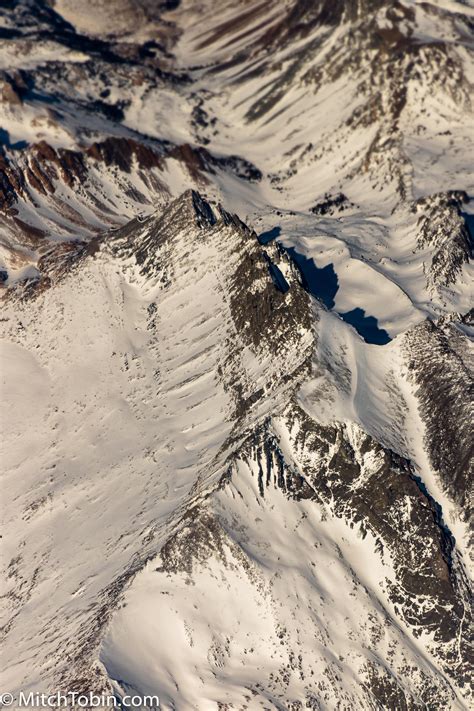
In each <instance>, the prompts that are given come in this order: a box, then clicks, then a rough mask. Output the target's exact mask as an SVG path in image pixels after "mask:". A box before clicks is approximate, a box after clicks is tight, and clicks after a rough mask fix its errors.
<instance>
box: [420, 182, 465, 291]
mask: <svg viewBox="0 0 474 711" xmlns="http://www.w3.org/2000/svg"><path fill="white" fill-rule="evenodd" d="M468 201H469V198H468V196H467V194H466V193H464V192H455V191H453V192H449V193H440V194H439V195H431V196H430V197H428V198H422V199H420V200H418V201H417V202H416V204H415V207H414V210H415V211H416V212H420V211H423V214H422V216H421V217H419V219H418V226H419V235H418V247H419V248H420V249H424V248H426V247H429V248H430V255H431V264H426V280H427V284H428V286H429V287H430V288H431V289H436V288H439V287H442V286H449V285H450V284H453V283H454V282H455V281H456V277H457V275H458V274H459V272H460V271H461V267H462V265H463V264H465V263H466V262H468V261H469V259H470V258H471V257H472V240H471V238H470V235H469V231H468V228H467V225H466V222H465V220H464V218H463V215H462V207H463V205H464V204H465V203H467V202H468Z"/></svg>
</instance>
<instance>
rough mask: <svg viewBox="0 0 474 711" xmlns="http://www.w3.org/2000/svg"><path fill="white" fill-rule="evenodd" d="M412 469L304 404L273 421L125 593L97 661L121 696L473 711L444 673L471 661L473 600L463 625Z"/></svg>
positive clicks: (199, 703) (234, 704)
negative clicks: (468, 630)
mask: <svg viewBox="0 0 474 711" xmlns="http://www.w3.org/2000/svg"><path fill="white" fill-rule="evenodd" d="M303 473H304V474H303ZM407 473H408V471H407V470H406V469H405V468H404V465H403V463H401V462H397V461H396V459H395V458H390V456H387V453H386V452H384V451H383V450H382V449H381V448H380V447H378V446H377V445H375V443H374V441H373V440H370V438H368V437H366V436H365V435H363V433H362V432H361V431H360V430H358V429H357V428H350V429H349V428H348V429H345V428H321V427H317V426H315V423H314V422H311V420H309V419H308V418H307V417H306V416H305V415H304V413H302V412H301V411H300V410H299V409H298V408H295V407H293V406H290V407H289V408H287V409H286V411H285V412H284V413H283V416H282V417H280V418H272V420H271V422H267V423H266V425H265V427H264V428H262V429H261V430H260V431H257V432H256V433H255V434H254V435H253V436H251V438H250V439H249V440H248V441H247V442H245V444H244V446H243V447H242V448H241V449H240V451H239V452H238V453H237V456H236V457H235V458H234V459H233V462H232V466H231V468H230V471H229V473H228V475H227V476H226V479H225V480H224V481H223V483H222V486H221V487H220V489H219V490H217V491H216V493H215V494H213V495H212V496H211V497H209V498H208V499H207V500H206V502H205V503H204V504H203V505H198V506H196V507H193V508H192V509H190V510H188V512H187V513H186V515H185V516H184V517H183V520H182V525H181V528H180V531H179V532H178V533H177V534H176V535H175V536H172V537H171V538H170V539H169V540H168V542H167V543H166V545H165V546H164V547H163V548H162V550H161V553H160V556H159V557H158V558H156V559H154V560H153V561H152V562H150V563H149V564H148V565H147V567H146V569H145V570H144V571H143V572H142V573H140V575H139V576H138V577H137V579H136V581H135V583H134V585H133V586H132V588H131V589H130V591H129V592H128V593H127V594H126V596H125V606H124V607H123V608H122V609H121V610H120V611H119V612H117V614H116V615H115V616H114V619H113V622H112V625H111V627H110V630H109V632H108V634H107V635H106V637H105V640H104V643H103V646H102V650H101V659H102V661H103V663H104V665H105V667H106V669H107V671H108V673H109V675H110V676H111V678H112V679H113V680H114V686H115V689H116V691H117V693H118V694H119V695H122V694H123V693H124V692H126V691H128V692H130V691H131V690H132V691H133V692H136V693H140V694H142V695H143V694H150V693H152V692H153V690H155V691H156V690H157V689H159V690H160V696H161V704H162V707H163V708H164V709H172V708H183V709H193V708H220V707H221V706H222V705H223V706H224V708H225V707H226V705H227V707H228V708H240V707H241V705H245V704H246V703H247V704H248V705H249V707H250V708H268V707H269V705H270V707H271V708H277V709H287V708H295V709H298V708H314V709H319V708H325V709H332V708H336V707H337V705H338V704H341V703H343V704H345V705H348V706H349V705H350V706H353V707H354V708H358V709H377V708H380V707H381V706H383V707H385V708H387V707H388V708H423V707H428V708H451V709H458V708H459V709H461V708H466V706H465V705H464V703H463V701H462V699H461V698H459V697H458V696H457V694H456V692H455V691H454V690H453V688H452V687H451V685H450V683H449V681H448V679H447V677H446V676H445V675H444V674H443V671H442V669H443V667H444V669H445V670H446V672H447V675H449V674H450V671H449V670H450V667H451V664H452V663H454V664H458V663H459V662H460V661H461V659H462V655H463V652H461V651H460V649H458V643H459V633H460V631H461V628H462V624H463V616H464V609H465V608H464V605H466V606H467V604H468V603H467V598H466V600H465V602H464V603H462V604H461V606H460V607H459V609H458V610H457V612H455V613H454V615H453V612H454V609H453V607H452V606H451V603H449V602H447V601H448V600H450V599H451V600H454V599H456V598H457V596H458V593H459V590H458V589H456V592H455V591H454V589H451V592H450V591H449V590H450V586H451V583H448V584H447V585H446V583H447V581H448V580H449V579H450V577H451V574H452V573H448V567H449V566H450V565H451V563H448V558H445V557H444V556H445V553H442V548H443V546H442V545H441V547H439V546H440V541H441V539H440V538H439V534H440V533H441V531H440V530H438V531H437V526H436V524H435V523H434V520H433V518H432V516H431V513H430V512H429V509H430V505H429V503H428V500H427V499H424V496H423V494H422V493H421V492H420V490H419V489H418V487H417V485H416V483H415V481H414V480H413V479H411V478H410V477H409V476H407ZM367 495H369V497H370V501H371V503H370V505H368V498H367ZM394 527H397V528H398V529H399V530H404V535H403V537H399V536H393V528H394ZM441 537H442V534H441ZM421 540H422V541H423V546H424V553H423V554H422V553H421V551H420V550H419V549H418V541H420V542H421ZM449 545H452V544H449ZM415 551H416V552H415ZM409 561H410V562H409ZM446 574H447V577H446ZM453 580H454V578H453ZM459 582H460V583H461V587H463V583H462V578H461V579H460V581H459ZM455 587H457V584H455ZM465 593H467V590H466V589H465ZM465 593H464V594H465ZM460 599H462V596H461V598H460ZM438 605H439V607H438ZM368 610H369V612H368ZM458 615H459V616H458ZM448 619H451V620H452V621H453V622H454V627H453V628H452V629H450V625H451V623H450V622H448ZM428 620H430V621H429V622H428ZM455 620H456V621H455ZM412 626H414V627H412ZM413 630H415V635H414V636H413ZM428 630H429V631H428ZM448 650H450V651H448ZM445 654H447V657H446V656H445ZM451 655H453V656H451ZM443 657H444V659H443ZM449 658H450V659H451V661H448V659H449ZM454 660H456V661H454ZM461 664H462V662H461ZM466 671H467V669H466ZM219 704H220V706H219Z"/></svg>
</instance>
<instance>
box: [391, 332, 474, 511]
mask: <svg viewBox="0 0 474 711" xmlns="http://www.w3.org/2000/svg"><path fill="white" fill-rule="evenodd" d="M404 340H405V352H406V357H407V361H408V364H409V368H410V377H411V379H412V381H413V382H414V384H415V386H416V387H417V394H418V400H419V403H420V410H421V414H422V417H423V420H424V422H425V423H426V435H425V436H426V449H427V452H428V454H429V457H430V460H431V464H432V466H433V468H434V469H435V470H436V471H437V472H438V473H439V476H440V477H441V481H442V483H443V487H444V488H445V490H446V491H447V492H448V493H449V496H450V497H451V498H452V499H453V500H454V501H456V502H457V503H458V504H459V510H460V512H462V513H461V515H462V516H463V517H464V518H465V519H466V520H467V519H469V517H470V492H471V487H472V476H473V467H474V449H473V443H472V437H471V436H470V431H471V428H472V415H473V411H472V401H473V375H474V362H473V356H472V352H471V344H470V343H469V339H468V338H467V337H466V335H465V334H464V333H463V332H462V331H460V330H459V327H458V325H457V324H456V323H455V322H454V323H449V322H448V323H445V324H443V323H440V324H435V323H433V322H431V321H425V322H424V323H422V324H420V325H419V326H417V327H416V328H414V329H412V330H411V331H409V332H408V333H407V334H406V336H405V339H404Z"/></svg>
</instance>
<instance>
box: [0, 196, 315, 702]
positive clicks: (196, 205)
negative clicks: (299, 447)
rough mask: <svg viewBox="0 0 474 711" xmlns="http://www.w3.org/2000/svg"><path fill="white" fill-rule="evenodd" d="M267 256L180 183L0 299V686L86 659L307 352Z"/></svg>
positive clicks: (295, 303)
mask: <svg viewBox="0 0 474 711" xmlns="http://www.w3.org/2000/svg"><path fill="white" fill-rule="evenodd" d="M270 252H271V256H270ZM270 258H271V259H272V263H274V265H275V267H276V265H277V263H278V262H281V269H282V270H285V269H286V272H287V273H286V278H287V279H288V280H289V282H290V283H291V282H292V281H293V279H292V276H291V273H290V271H289V270H290V265H289V264H288V263H285V262H284V260H282V257H280V256H279V255H278V252H277V250H276V248H275V247H274V248H272V249H271V250H270V251H266V252H264V251H263V249H262V248H261V247H260V245H259V244H258V241H257V239H256V237H255V235H254V234H253V233H252V232H251V231H250V230H248V229H247V228H246V227H245V226H244V225H243V224H242V223H240V222H239V221H238V220H237V219H234V218H232V216H230V215H228V214H227V213H225V212H222V213H219V212H215V211H214V210H213V209H212V208H211V206H210V205H209V204H207V203H204V202H203V201H202V200H201V199H200V198H199V197H198V196H197V195H196V194H193V193H188V194H185V195H184V196H183V198H182V199H180V200H178V201H177V202H175V203H174V204H173V205H171V206H170V207H169V208H168V209H167V211H166V213H165V214H164V215H163V216H161V217H159V216H152V217H150V218H148V219H147V220H146V221H145V222H142V223H140V222H138V221H135V222H133V223H131V225H129V226H128V227H127V228H126V229H125V230H123V231H118V232H116V233H115V234H109V235H108V236H106V237H105V238H104V240H102V241H101V242H99V243H95V244H93V245H92V248H91V249H79V250H78V251H77V252H76V254H75V255H74V258H73V259H72V260H71V262H70V264H69V265H68V269H67V270H66V271H65V272H63V273H61V274H60V273H58V272H56V273H54V274H53V272H51V274H50V277H49V280H46V279H44V280H43V281H40V282H39V283H38V284H37V286H36V290H34V291H32V292H30V293H29V294H28V293H27V294H25V295H24V299H25V300H23V301H22V300H19V299H17V298H14V297H12V301H11V303H9V304H7V305H6V306H5V309H4V313H3V329H4V335H5V338H6V343H5V347H4V348H3V350H2V376H4V377H5V379H6V384H7V387H6V388H5V390H4V398H5V410H4V412H9V413H10V415H9V416H8V418H6V417H4V418H3V422H2V430H3V432H4V435H5V436H4V438H3V440H4V441H3V446H4V454H3V457H4V462H5V465H6V471H7V472H8V476H7V477H6V479H5V481H4V485H3V489H2V491H3V495H2V496H3V500H2V504H3V505H2V513H3V514H4V516H5V518H6V521H5V524H6V526H7V528H8V531H9V533H8V534H7V535H6V536H5V537H4V546H3V550H4V556H5V563H6V565H7V572H8V574H7V577H6V578H5V579H4V594H5V596H6V597H5V598H4V599H5V600H6V601H7V609H6V611H5V612H6V619H5V622H6V623H7V624H6V629H7V632H8V641H9V643H8V651H6V652H5V656H4V666H5V668H6V673H5V683H7V682H8V684H9V685H10V686H11V688H15V689H18V690H19V689H21V688H22V687H24V686H25V685H26V686H28V687H31V686H32V687H34V688H38V686H40V685H41V683H50V684H52V683H53V682H52V681H51V680H52V678H56V679H57V678H58V676H59V677H61V678H66V679H67V680H69V681H71V679H72V678H73V676H74V674H76V675H79V674H80V669H81V664H82V663H84V664H85V665H86V669H88V666H87V664H89V663H90V659H91V658H92V659H93V658H94V647H95V645H96V644H97V635H98V634H99V632H100V629H101V627H102V626H103V624H104V623H105V622H106V620H107V617H108V614H109V613H110V611H111V609H112V607H113V601H114V599H115V598H116V596H117V594H119V592H120V590H121V588H122V587H123V585H124V583H125V582H126V581H127V579H129V578H130V577H131V576H132V575H133V573H134V572H136V571H137V570H138V569H139V568H140V566H141V565H142V564H143V561H144V560H146V558H147V557H148V556H149V555H151V554H152V553H153V552H154V551H156V550H157V548H158V546H159V545H160V542H162V541H163V535H166V536H167V535H169V533H170V531H171V530H173V520H174V518H175V517H176V516H178V514H179V512H180V511H182V510H183V507H184V506H185V504H186V502H189V500H191V499H193V498H195V497H196V496H198V495H199V494H200V493H202V491H204V490H205V489H206V488H207V487H209V486H210V485H211V483H212V481H213V480H215V479H216V477H217V479H218V478H219V477H220V476H221V475H222V473H223V467H224V465H225V459H226V456H227V451H228V450H229V449H231V448H232V446H235V445H233V444H232V443H233V442H234V440H237V441H238V438H239V436H241V434H240V432H241V430H242V429H243V428H247V427H250V428H253V427H255V426H257V425H258V422H259V421H260V420H261V419H262V418H263V417H265V416H267V414H268V412H271V411H273V409H274V408H275V407H276V403H277V402H278V400H279V399H284V398H285V392H286V390H287V389H288V388H289V387H290V386H291V385H292V381H293V379H294V377H295V374H296V373H300V371H301V368H303V369H304V368H305V367H306V366H305V363H306V361H307V360H308V359H309V358H310V355H311V352H312V347H313V339H312V336H311V332H310V330H309V329H308V324H309V309H308V297H307V295H306V293H305V292H304V291H303V290H302V289H301V288H300V287H299V285H298V284H297V282H295V284H294V288H292V289H291V290H290V293H288V294H286V295H284V294H283V293H282V292H280V291H279V290H278V289H277V288H276V287H275V285H274V283H273V281H272V278H271V274H270V272H269V269H268V259H270ZM19 296H20V294H19ZM257 306H258V307H259V308H258V309H257ZM252 317H253V318H252ZM296 317H297V321H295V318H296ZM242 318H245V322H242V321H241V319H242ZM274 333H278V334H279V336H280V339H281V343H280V345H279V346H278V347H276V345H275V342H274V340H273V334H274ZM276 386H278V387H276ZM25 427H26V429H27V431H28V432H29V433H31V437H29V439H28V444H27V446H28V449H27V456H25V449H24V442H23V440H22V433H23V432H24V428H25ZM179 515H182V514H179ZM99 600H100V601H101V603H100V605H99V604H98V601H99ZM66 620H67V623H66ZM64 654H66V655H67V656H66V657H65V658H64V657H63V655H64ZM88 673H90V672H88ZM48 679H49V680H50V681H49V682H48V681H47V680H48ZM64 683H65V682H64ZM91 683H93V682H92V680H91Z"/></svg>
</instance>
